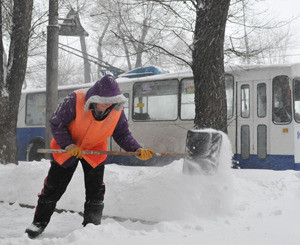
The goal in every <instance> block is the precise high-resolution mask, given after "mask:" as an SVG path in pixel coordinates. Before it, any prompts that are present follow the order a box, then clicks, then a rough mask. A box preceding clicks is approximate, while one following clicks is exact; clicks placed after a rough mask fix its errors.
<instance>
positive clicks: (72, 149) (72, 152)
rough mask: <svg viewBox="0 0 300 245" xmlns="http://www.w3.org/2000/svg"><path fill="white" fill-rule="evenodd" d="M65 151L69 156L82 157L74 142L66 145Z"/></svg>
mask: <svg viewBox="0 0 300 245" xmlns="http://www.w3.org/2000/svg"><path fill="white" fill-rule="evenodd" d="M65 149H66V152H67V153H68V154H69V155H70V156H71V157H76V158H80V159H81V158H82V155H81V149H80V148H79V147H78V146H77V145H75V144H71V145H68V146H67V147H66V148H65Z"/></svg>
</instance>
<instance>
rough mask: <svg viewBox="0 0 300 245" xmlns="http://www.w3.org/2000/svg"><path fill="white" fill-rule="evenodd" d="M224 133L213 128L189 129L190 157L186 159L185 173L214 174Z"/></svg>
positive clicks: (187, 142)
mask: <svg viewBox="0 0 300 245" xmlns="http://www.w3.org/2000/svg"><path fill="white" fill-rule="evenodd" d="M221 146H222V134H221V133H220V132H218V131H216V130H212V129H202V130H189V131H188V133H187V139H186V148H187V152H188V153H189V157H187V158H185V159H184V164H183V173H187V174H199V173H205V174H212V173H214V172H216V170H217V167H218V164H219V156H220V150H221Z"/></svg>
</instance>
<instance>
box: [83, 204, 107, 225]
mask: <svg viewBox="0 0 300 245" xmlns="http://www.w3.org/2000/svg"><path fill="white" fill-rule="evenodd" d="M103 208H104V203H103V202H102V201H100V202H99V201H96V202H87V203H85V204H84V215H83V223H82V225H83V226H86V225H87V224H90V223H91V224H94V225H100V224H101V218H102V211H103Z"/></svg>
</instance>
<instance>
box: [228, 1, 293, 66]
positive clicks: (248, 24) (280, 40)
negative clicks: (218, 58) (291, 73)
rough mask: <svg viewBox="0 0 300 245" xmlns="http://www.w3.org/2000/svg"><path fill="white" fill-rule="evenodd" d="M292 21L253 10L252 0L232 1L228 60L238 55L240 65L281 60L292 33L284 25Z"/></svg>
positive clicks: (229, 19)
mask: <svg viewBox="0 0 300 245" xmlns="http://www.w3.org/2000/svg"><path fill="white" fill-rule="evenodd" d="M290 21H292V19H291V20H286V21H276V17H275V18H274V16H269V14H268V12H267V11H266V10H264V9H262V10H257V9H253V2H252V1H250V0H235V1H233V2H232V4H231V8H230V13H229V17H228V22H229V24H230V27H231V28H229V29H230V30H228V35H227V40H226V43H225V46H226V48H225V55H226V56H227V60H232V58H238V60H237V61H238V62H239V64H250V63H274V62H275V63H276V62H280V61H281V62H282V61H283V59H278V55H280V56H281V57H284V53H286V46H287V45H288V43H289V40H290V35H289V31H288V30H284V28H286V26H287V25H288V24H289V22H290ZM233 29H234V30H233ZM267 54H268V55H267ZM269 55H271V56H273V58H271V57H270V56H269ZM267 56H268V59H266V57H267Z"/></svg>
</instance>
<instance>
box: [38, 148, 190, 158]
mask: <svg viewBox="0 0 300 245" xmlns="http://www.w3.org/2000/svg"><path fill="white" fill-rule="evenodd" d="M37 152H38V153H44V154H46V153H67V151H66V150H62V149H38V150H37ZM82 154H104V155H119V156H138V155H139V153H138V152H128V151H125V152H124V151H82ZM154 156H159V157H163V156H174V157H187V156H189V154H187V153H171V152H162V153H159V152H155V153H154Z"/></svg>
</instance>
